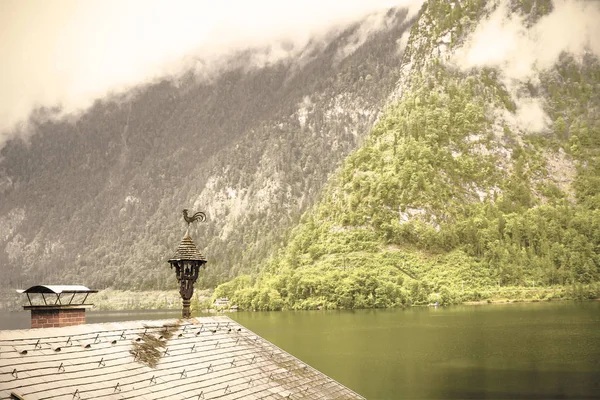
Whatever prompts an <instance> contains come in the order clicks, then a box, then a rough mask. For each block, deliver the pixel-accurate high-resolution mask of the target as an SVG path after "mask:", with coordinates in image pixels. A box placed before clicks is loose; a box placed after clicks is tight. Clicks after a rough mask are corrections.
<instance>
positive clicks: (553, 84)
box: [215, 0, 600, 310]
mask: <svg viewBox="0 0 600 400" xmlns="http://www.w3.org/2000/svg"><path fill="white" fill-rule="evenodd" d="M452 4H453V5H451V2H445V1H429V3H428V4H425V5H424V7H423V10H422V14H421V16H420V19H419V21H418V23H416V24H415V25H414V26H413V29H412V31H411V37H410V40H409V44H408V47H407V50H406V52H405V54H404V58H403V67H402V68H403V70H404V71H405V74H404V76H403V78H402V80H401V82H400V83H399V86H398V95H397V96H396V100H394V102H393V103H392V104H390V105H389V106H388V107H387V108H386V110H385V112H384V113H383V115H382V116H381V118H379V121H378V122H377V124H376V125H375V127H374V128H373V130H372V131H371V133H370V136H369V137H368V138H367V140H366V141H365V143H364V144H363V146H362V147H361V148H360V149H359V150H357V151H355V152H354V153H352V154H351V155H350V156H349V157H348V158H347V159H346V160H345V162H344V165H343V167H342V168H341V169H340V170H339V171H338V173H337V174H336V175H335V177H334V178H333V179H332V180H331V181H330V182H329V186H328V188H327V189H326V191H325V192H324V193H323V195H322V198H321V200H320V202H319V203H318V204H317V205H316V206H315V207H314V208H313V209H312V210H311V211H309V212H308V213H306V214H305V215H304V217H303V219H302V222H301V223H300V225H299V226H297V227H296V228H295V229H294V230H293V232H292V233H291V235H290V238H289V240H288V242H287V244H286V245H285V246H284V247H283V248H282V249H281V250H280V252H279V253H278V254H277V255H276V256H275V257H273V258H271V259H270V260H269V261H268V262H266V263H265V265H264V269H263V272H262V273H261V274H260V275H258V276H240V277H238V278H237V279H235V280H233V281H232V282H229V283H227V284H224V285H221V286H219V287H218V288H217V290H216V293H215V295H216V296H229V297H230V298H232V300H233V301H234V302H235V303H237V304H238V305H240V306H241V307H243V308H248V309H261V310H262V309H282V308H288V309H310V308H318V307H324V308H358V307H390V306H398V305H408V304H427V303H430V302H435V301H438V302H440V303H442V304H450V303H457V302H462V301H478V300H485V299H499V298H533V299H551V298H553V297H575V298H584V297H597V296H599V295H600V292H599V289H600V286H599V285H598V282H599V281H600V63H599V61H598V59H597V58H595V57H594V56H593V55H591V54H589V53H588V54H586V55H585V56H584V57H581V58H575V57H573V56H572V55H570V54H568V53H563V54H562V55H561V57H560V59H559V61H558V62H557V63H556V65H555V66H554V67H552V68H550V69H547V70H543V71H540V73H539V83H537V84H532V83H531V82H523V83H522V84H521V87H519V90H521V91H526V92H527V95H528V96H531V97H533V98H535V99H538V100H539V101H541V102H542V104H543V105H544V111H545V113H546V114H547V116H548V117H549V119H550V120H551V123H550V124H548V125H547V127H546V128H545V129H542V130H541V131H538V132H531V131H529V130H527V129H525V128H522V127H520V126H519V125H515V124H514V123H513V122H512V120H511V118H510V116H511V115H514V114H515V113H516V112H517V106H518V105H517V104H516V103H515V100H514V98H513V96H511V93H509V89H508V88H507V87H506V85H505V84H504V83H503V81H502V79H501V71H498V70H496V69H493V68H478V69H472V70H469V71H464V70H460V69H459V68H457V67H456V66H454V65H453V64H452V63H451V62H449V61H448V60H449V59H450V57H444V56H443V54H442V55H440V53H441V52H440V50H439V49H440V45H443V46H445V47H444V50H446V51H448V52H450V53H449V54H451V53H452V51H454V50H455V49H456V48H458V47H460V46H461V44H462V43H463V42H464V40H465V37H467V35H468V34H469V32H472V31H473V29H474V26H475V25H476V23H477V22H478V21H479V19H480V18H482V16H483V15H485V14H486V13H489V12H490V10H489V7H487V8H486V6H485V5H484V4H483V2H480V1H473V0H468V1H461V2H453V3H452ZM511 4H512V6H513V8H514V10H513V12H518V13H521V14H523V15H524V16H525V17H526V20H529V21H535V20H536V19H537V18H539V17H540V16H542V15H544V14H545V13H548V12H549V11H550V10H551V9H552V4H551V3H550V2H548V1H533V0H532V1H520V2H512V3H511ZM442 53H443V52H442ZM503 116H504V117H503ZM506 116H508V117H506Z"/></svg>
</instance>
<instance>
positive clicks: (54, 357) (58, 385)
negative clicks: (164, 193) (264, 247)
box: [0, 316, 362, 400]
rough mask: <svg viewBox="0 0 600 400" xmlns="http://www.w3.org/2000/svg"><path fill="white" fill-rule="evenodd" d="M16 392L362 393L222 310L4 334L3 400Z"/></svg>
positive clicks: (143, 395)
mask: <svg viewBox="0 0 600 400" xmlns="http://www.w3.org/2000/svg"><path fill="white" fill-rule="evenodd" d="M144 347H147V348H146V349H145V350H144ZM57 349H59V350H57ZM23 350H27V352H26V353H23ZM144 352H146V353H144ZM152 360H153V361H155V364H154V367H152V366H151V365H153V364H152V363H150V362H149V361H152ZM11 393H13V394H14V395H16V396H20V397H21V398H23V399H26V400H42V399H44V400H49V399H61V400H62V399H65V400H73V399H92V398H93V399H166V398H168V399H213V398H219V399H230V400H231V399H267V398H268V399H284V398H291V399H362V397H361V396H359V395H358V394H356V393H354V392H353V391H351V390H350V389H348V388H346V387H344V386H343V385H341V384H339V383H338V382H336V381H334V380H332V379H331V378H329V377H327V376H326V375H324V374H322V373H321V372H319V371H317V370H315V369H314V368H311V367H310V366H308V365H306V364H304V363H303V362H302V361H300V360H298V359H297V358H295V357H293V356H292V355H290V354H288V353H286V352H285V351H283V350H281V349H280V348H278V347H277V346H275V345H273V344H272V343H270V342H268V341H266V340H265V339H263V338H261V337H260V336H258V335H256V334H255V333H253V332H251V331H249V330H247V329H246V328H245V327H243V326H242V325H240V324H238V323H237V322H235V321H233V320H231V319H230V318H228V317H220V316H219V317H203V318H192V319H189V320H177V321H174V320H171V321H134V322H124V323H106V324H90V325H79V326H71V327H65V328H48V329H30V330H21V331H0V399H2V400H8V399H11ZM17 398H18V397H17Z"/></svg>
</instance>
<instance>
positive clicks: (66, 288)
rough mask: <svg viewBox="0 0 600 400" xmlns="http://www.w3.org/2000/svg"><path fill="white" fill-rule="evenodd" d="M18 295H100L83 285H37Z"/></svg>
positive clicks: (19, 291) (20, 291)
mask: <svg viewBox="0 0 600 400" xmlns="http://www.w3.org/2000/svg"><path fill="white" fill-rule="evenodd" d="M17 293H54V294H61V293H98V291H97V290H92V289H89V288H87V287H85V286H81V285H35V286H32V287H30V288H29V289H25V290H17Z"/></svg>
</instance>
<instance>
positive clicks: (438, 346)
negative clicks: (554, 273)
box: [231, 302, 600, 400]
mask: <svg viewBox="0 0 600 400" xmlns="http://www.w3.org/2000/svg"><path fill="white" fill-rule="evenodd" d="M231 316H232V318H234V319H235V320H236V321H238V322H240V323H242V324H244V325H245V326H247V327H248V328H249V329H251V330H253V331H254V332H256V333H258V334H260V335H262V336H263V337H265V338H266V339H268V340H269V341H271V342H273V343H275V344H276V345H278V346H279V347H281V348H283V349H285V350H286V351H288V352H290V353H292V354H293V355H295V356H296V357H298V358H300V359H301V360H303V361H305V362H307V363H308V364H310V365H312V366H313V367H315V368H317V369H319V370H320V371H322V372H324V373H326V374H328V375H329V376H331V377H332V378H334V379H336V380H338V381H339V382H341V383H343V384H344V385H346V386H348V387H350V388H351V389H353V390H354V391H356V392H358V393H359V394H361V395H363V396H365V397H366V398H367V399H372V400H373V399H591V398H595V399H600V302H584V303H572V302H557V303H519V304H507V305H481V306H456V307H447V308H437V309H436V308H431V307H430V308H424V307H414V308H408V309H405V310H401V309H395V310H357V311H314V312H312V311H303V312H256V313H238V314H231Z"/></svg>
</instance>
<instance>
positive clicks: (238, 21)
mask: <svg viewBox="0 0 600 400" xmlns="http://www.w3.org/2000/svg"><path fill="white" fill-rule="evenodd" d="M421 3H422V0H362V1H361V0H349V1H343V2H339V1H336V0H306V1H301V2H287V1H275V0H264V1H260V0H257V1H251V2H249V1H243V0H233V1H228V2H216V1H191V0H190V1H184V0H180V1H166V0H126V1H122V0H88V1H79V0H56V1H52V2H49V1H25V2H24V1H21V0H3V1H1V2H0V59H1V60H2V71H1V72H0V148H2V146H3V144H4V143H5V142H6V140H8V139H9V138H10V137H12V136H14V135H22V134H23V132H25V131H26V130H27V127H26V126H25V125H24V122H25V121H27V120H28V119H29V117H30V115H31V112H32V110H35V109H38V108H42V107H44V108H47V109H52V108H54V109H55V111H54V112H50V114H53V113H54V114H60V115H65V114H70V113H73V112H77V111H79V110H83V109H85V108H87V107H89V106H90V105H91V104H92V103H93V101H94V100H95V99H97V98H102V97H104V96H107V95H110V94H119V93H123V92H125V91H127V90H128V89H130V88H132V87H134V86H137V85H140V84H144V83H148V82H152V81H153V80H156V79H160V78H163V77H166V76H177V75H178V74H181V73H182V72H184V71H185V70H186V69H189V68H193V69H195V70H196V71H197V72H198V73H199V74H200V75H202V74H205V75H210V74H211V73H215V72H217V71H218V69H219V65H222V64H219V62H218V60H220V59H222V58H223V56H224V55H226V54H232V53H234V52H236V51H240V50H243V49H247V48H251V47H262V48H266V49H268V50H266V51H264V52H262V53H260V56H257V57H256V59H255V60H253V66H256V67H259V66H262V65H266V64H268V63H274V62H277V61H278V60H281V59H283V58H285V57H288V56H290V55H297V54H300V53H301V52H302V51H303V49H305V48H306V46H307V44H309V43H311V41H314V40H315V38H317V39H316V40H317V41H318V40H324V38H325V37H326V33H327V32H329V31H331V30H332V29H339V28H341V27H344V26H348V25H349V24H351V23H355V22H357V21H360V20H362V19H363V18H365V17H366V16H368V15H373V14H377V13H380V14H381V13H384V12H385V11H387V10H388V9H390V8H392V7H404V6H407V7H410V11H409V14H412V15H415V14H416V12H417V11H418V9H419V7H420V4H421ZM364 34H365V35H366V34H369V32H368V31H366V32H364ZM319 38H320V39H319ZM357 40H359V41H360V40H363V37H359V38H357ZM46 114H48V112H46Z"/></svg>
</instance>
